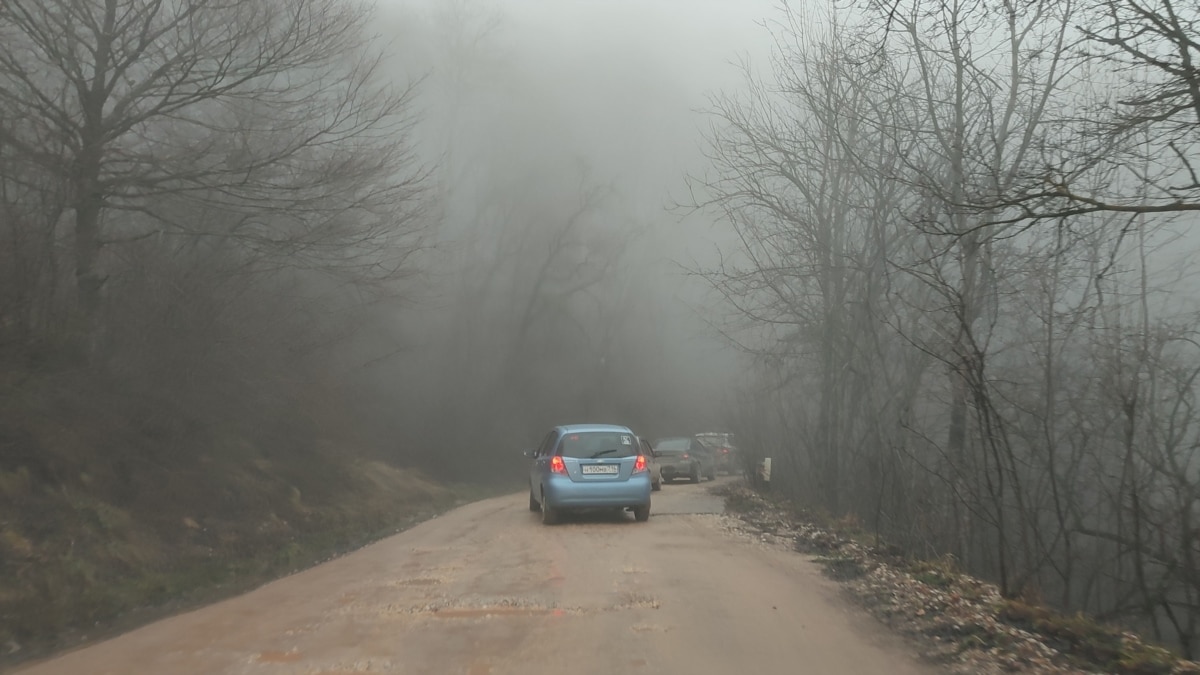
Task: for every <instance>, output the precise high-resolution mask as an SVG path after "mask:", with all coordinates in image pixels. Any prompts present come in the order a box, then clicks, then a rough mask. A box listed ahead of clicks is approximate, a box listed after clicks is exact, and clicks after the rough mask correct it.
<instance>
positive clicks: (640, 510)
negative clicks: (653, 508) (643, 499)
mask: <svg viewBox="0 0 1200 675" xmlns="http://www.w3.org/2000/svg"><path fill="white" fill-rule="evenodd" d="M633 519H634V520H636V521H638V522H639V523H644V522H646V521H647V520H650V505H649V504H647V505H645V506H635V507H633Z"/></svg>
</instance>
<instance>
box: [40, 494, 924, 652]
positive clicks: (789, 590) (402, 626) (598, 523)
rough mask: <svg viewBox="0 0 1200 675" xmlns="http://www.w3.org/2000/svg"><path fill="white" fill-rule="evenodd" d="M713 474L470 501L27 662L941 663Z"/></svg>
mask: <svg viewBox="0 0 1200 675" xmlns="http://www.w3.org/2000/svg"><path fill="white" fill-rule="evenodd" d="M706 488H707V485H699V486H696V485H668V486H665V487H664V488H663V491H662V492H659V493H655V495H654V507H653V512H652V513H653V515H652V517H651V519H650V522H648V523H635V522H633V517H632V515H630V514H614V515H608V514H602V515H596V516H589V517H582V518H573V519H570V520H568V521H567V522H566V523H564V524H562V525H559V526H555V527H545V526H543V525H541V524H540V523H539V522H538V518H537V515H536V514H533V513H530V512H528V511H527V510H526V508H525V507H526V496H525V495H524V494H520V495H514V496H510V497H502V498H498V499H490V500H487V501H483V502H478V503H475V504H471V505H469V506H466V507H463V508H461V509H458V510H456V511H454V512H452V513H449V514H447V515H444V516H442V517H440V518H436V519H434V520H432V521H429V522H426V523H424V524H422V525H419V526H417V527H415V528H413V529H411V530H409V531H407V532H404V533H402V534H399V535H396V536H394V537H391V538H389V539H386V540H384V541H382V542H379V543H378V544H375V545H373V546H370V547H367V548H365V549H362V550H360V551H358V552H356V553H354V554H352V555H349V556H346V557H344V558H341V559H338V560H335V561H333V562H330V563H327V564H325V565H322V566H320V567H316V568H313V569H311V570H308V571H305V572H302V573H299V574H296V575H293V576H291V577H288V578H286V579H282V580H280V581H277V582H275V583H272V584H269V585H267V586H264V587H263V588H260V589H258V590H256V591H254V592H252V593H249V594H246V595H244V596H241V597H238V598H234V599H231V600H228V601H225V602H222V603H219V604H216V605H212V606H210V607H206V608H204V609H201V610H198V611H195V612H191V613H189V614H184V615H181V616H177V617H174V618H171V619H168V620H165V621H161V622H158V623H155V624H152V625H150V626H147V627H145V628H142V629H140V630H137V631H134V632H132V633H129V634H127V635H124V636H122V637H119V638H117V639H114V640H111V641H108V642H104V643H101V644H98V645H94V646H92V647H89V648H86V649H82V650H79V651H76V652H73V653H70V654H67V655H65V656H62V657H60V658H57V659H54V660H50V661H46V662H43V663H41V664H37V665H35V666H33V667H30V668H28V669H26V670H23V671H20V672H22V673H23V674H24V675H49V674H52V673H53V674H59V673H61V674H64V675H68V674H69V675H82V674H85V673H97V674H99V673H111V674H113V675H127V674H130V673H152V674H154V675H177V674H183V673H198V674H199V673H235V674H247V675H251V674H253V675H259V674H262V675H276V674H291V673H296V674H300V673H304V674H307V675H317V674H333V673H397V674H405V675H407V674H417V673H422V674H423V673H430V674H437V675H451V674H463V675H500V674H508V673H512V674H514V675H516V674H520V675H540V674H546V675H551V674H554V675H559V674H561V673H570V674H571V675H590V674H593V673H595V674H597V675H600V674H603V675H612V674H616V673H647V674H650V673H655V674H660V673H661V674H670V673H680V674H687V675H707V674H710V673H711V674H713V675H718V674H719V675H729V674H731V673H755V674H756V675H758V674H761V675H767V674H769V673H787V674H788V675H796V674H797V673H839V674H844V673H894V674H910V673H911V674H916V673H929V672H932V671H931V670H930V669H927V668H925V667H923V666H920V665H918V664H916V662H915V661H914V660H913V659H911V658H910V657H908V656H907V655H906V654H905V653H904V651H903V649H902V648H901V647H899V646H897V645H896V644H894V643H892V642H891V640H890V638H888V637H885V635H884V633H883V631H882V629H880V628H878V627H877V626H875V625H874V624H872V623H871V620H870V619H869V618H865V617H863V616H861V615H859V614H858V613H857V612H856V611H854V610H851V609H849V608H847V607H846V606H845V604H844V602H843V601H842V600H840V599H839V598H838V597H837V595H836V591H835V590H834V588H833V586H832V583H831V582H829V581H827V580H826V579H825V578H824V577H822V576H821V575H820V573H819V572H818V571H817V570H816V568H815V566H814V565H813V564H812V563H810V562H807V561H806V560H805V558H804V556H801V555H798V554H794V553H790V552H786V551H779V550H773V549H770V548H767V547H765V546H760V545H756V544H755V543H753V542H752V541H748V540H747V539H746V538H744V537H742V536H739V535H736V534H733V533H731V532H729V531H728V530H726V529H724V528H723V527H722V522H723V521H722V517H721V516H719V515H716V514H717V513H719V512H720V510H721V501H720V499H719V498H717V497H714V496H712V495H709V494H708V492H707V489H706Z"/></svg>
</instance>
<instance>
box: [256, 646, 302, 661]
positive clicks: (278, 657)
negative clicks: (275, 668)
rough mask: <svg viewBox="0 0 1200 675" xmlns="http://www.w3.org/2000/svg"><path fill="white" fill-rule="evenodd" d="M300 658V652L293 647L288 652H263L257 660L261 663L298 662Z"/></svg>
mask: <svg viewBox="0 0 1200 675" xmlns="http://www.w3.org/2000/svg"><path fill="white" fill-rule="evenodd" d="M300 658H301V656H300V652H299V651H296V650H294V649H293V650H291V651H286V652H262V653H261V654H259V655H258V657H257V658H256V660H257V661H258V662H259V663H296V662H298V661H299V660H300Z"/></svg>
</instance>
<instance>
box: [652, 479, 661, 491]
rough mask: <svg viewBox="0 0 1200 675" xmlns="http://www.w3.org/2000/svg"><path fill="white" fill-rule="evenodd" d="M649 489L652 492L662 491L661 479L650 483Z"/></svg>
mask: <svg viewBox="0 0 1200 675" xmlns="http://www.w3.org/2000/svg"><path fill="white" fill-rule="evenodd" d="M650 489H651V490H652V491H654V492H658V491H659V490H661V489H662V479H661V478H660V479H659V480H656V481H651V482H650Z"/></svg>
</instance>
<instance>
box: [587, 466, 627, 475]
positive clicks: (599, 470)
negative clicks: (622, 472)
mask: <svg viewBox="0 0 1200 675" xmlns="http://www.w3.org/2000/svg"><path fill="white" fill-rule="evenodd" d="M618 469H619V467H618V466H617V465H616V464H584V465H583V466H581V467H579V470H580V471H582V472H583V473H585V474H589V475H591V474H607V475H610V476H611V475H615V474H616V473H617V470H618Z"/></svg>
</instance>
